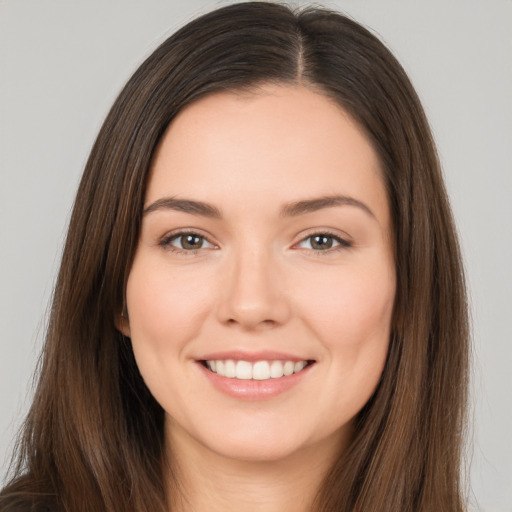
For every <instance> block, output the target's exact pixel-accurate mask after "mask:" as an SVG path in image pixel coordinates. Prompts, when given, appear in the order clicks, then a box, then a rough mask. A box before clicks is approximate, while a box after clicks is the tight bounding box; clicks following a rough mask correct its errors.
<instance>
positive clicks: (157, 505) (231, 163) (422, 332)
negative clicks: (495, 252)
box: [0, 2, 468, 512]
mask: <svg viewBox="0 0 512 512" xmlns="http://www.w3.org/2000/svg"><path fill="white" fill-rule="evenodd" d="M467 343H468V326H467V311H466V303H465V290H464V280H463V273H462V266H461V262H460V256H459V249H458V245H457V240H456V236H455V232H454V227H453V221H452V218H451V213H450V209H449V205H448V201H447V198H446V194H445V191H444V186H443V183H442V178H441V174H440V170H439V163H438V161H437V157H436V154H435V149H434V144H433V141H432V137H431V135H430V131H429V128H428V124H427V121H426V119H425V116H424V114H423V111H422V109H421V106H420V103H419V100H418V98H417V96H416V94H415V92H414V90H413V88H412V86H411V84H410V82H409V81H408V79H407V77H406V75H405V74H404V72H403V70H402V68H401V67H400V65H399V64H398V63H397V62H396V60H395V59H394V58H393V56H392V55H391V54H390V53H389V51H388V50H386V49H385V48H384V47H383V45H382V44H381V43H380V42H379V41H378V40H377V39H376V38H375V37H374V36H372V35H371V34H370V33H369V32H368V31H366V30H365V29H363V28H362V27H361V26H359V25H358V24H356V23H355V22H353V21H351V20H349V19H347V18H345V17H343V16H341V15H339V14H336V13H332V12H328V11H324V10H319V9H309V10H304V11H302V12H299V13H293V12H292V11H290V10H289V9H288V8H286V7H284V6H280V5H276V4H269V3H259V2H251V3H246V4H236V5H233V6H229V7H225V8H222V9H219V10H217V11H214V12H212V13H210V14H207V15H205V16H203V17H201V18H199V19H197V20H195V21H193V22H191V23H189V24H188V25H187V26H185V27H184V28H182V29H181V30H180V31H178V32H177V33H176V34H175V35H174V36H172V37H170V38H169V39H168V40H167V41H165V42H164V43H163V44H162V45H161V46H160V47H159V48H158V49H157V50H156V51H155V52H154V53H153V54H152V55H151V56H150V57H149V58H148V59H147V60H146V61H145V62H144V63H143V64H142V66H141V67H140V68H139V69H138V70H137V71H136V72H135V74H134V76H133V77H132V78H131V79H130V81H129V82H128V84H127V85H126V86H125V88H124V89H123V91H122V92H121V94H120V96H119V98H118V99H117V100H116V102H115V104H114V106H113V107H112V109H111V111H110V113H109V115H108V117H107V119H106V121H105V123H104V125H103V127H102V129H101V131H100V134H99V136H98V139H97V141H96V143H95V145H94V147H93V149H92V152H91V155H90V158H89V161H88V163H87V166H86V169H85V172H84V176H83V179H82V182H81V185H80V188H79V191H78V194H77V199H76V203H75V207H74V211H73V215H72V219H71V222H70V227H69V233H68V238H67V242H66V246H65V251H64V255H63V261H62V266H61V270H60V274H59V279H58V283H57V287H56V291H55V296H54V302H53V308H52V316H51V321H50V325H49V329H48V334H47V342H46V346H45V350H44V356H43V363H42V368H41V376H40V381H39V385H38V388H37V393H36V396H35V398H34V403H33V406H32V408H31V411H30V413H29V416H28V418H27V421H26V424H25V428H24V432H23V437H22V438H21V443H20V447H19V453H18V459H17V460H18V463H17V466H16V467H15V468H14V477H13V479H12V480H11V483H10V484H9V485H8V486H7V487H6V488H5V489H4V490H3V492H2V495H1V496H2V497H1V498H0V508H1V509H2V511H4V510H5V511H11V510H66V511H73V512H75V511H86V510H87V511H90V510H97V511H101V510H105V511H107V510H108V511H112V510H116V511H117V510H119V511H125V510H126V511H128V510H130V511H133V510H137V511H139V510H140V511H145V510H147V511H149V510H151V511H155V510H173V511H186V510H198V511H199V510H221V509H222V510H292V509H293V510H304V511H306V510H315V511H357V510H359V511H362V510H365V511H372V510H379V511H390V510H393V511H404V512H405V511H411V510H416V511H431V510H447V511H448V510H449V511H460V510H462V509H463V500H462V495H461V488H460V479H459V478H460V477H459V465H460V448H461V441H462V432H463V426H464V408H465V401H466V385H467V382H466V381H467V367H468V362H467V353H468V347H467Z"/></svg>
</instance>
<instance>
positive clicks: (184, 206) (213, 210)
mask: <svg viewBox="0 0 512 512" xmlns="http://www.w3.org/2000/svg"><path fill="white" fill-rule="evenodd" d="M157 210H175V211H178V212H185V213H191V214H192V215H200V216H202V217H211V218H213V219H220V218H221V217H222V214H221V213H220V210H219V209H218V208H217V207H216V206H213V205H211V204H208V203H204V202H202V201H192V200H191V199H177V198H175V197H163V198H162V199H158V200H156V201H155V202H154V203H151V204H150V205H149V206H147V207H146V208H144V211H143V212H142V213H143V215H146V214H147V213H151V212H155V211H157Z"/></svg>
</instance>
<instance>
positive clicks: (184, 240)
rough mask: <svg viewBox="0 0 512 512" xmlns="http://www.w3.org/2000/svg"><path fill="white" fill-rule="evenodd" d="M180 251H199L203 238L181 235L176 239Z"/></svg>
mask: <svg viewBox="0 0 512 512" xmlns="http://www.w3.org/2000/svg"><path fill="white" fill-rule="evenodd" d="M178 240H180V243H181V248H182V249H187V250H191V249H201V247H202V245H203V241H204V238H203V237H201V236H197V235H181V236H179V237H178Z"/></svg>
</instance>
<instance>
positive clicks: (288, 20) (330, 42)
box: [0, 2, 468, 512]
mask: <svg viewBox="0 0 512 512" xmlns="http://www.w3.org/2000/svg"><path fill="white" fill-rule="evenodd" d="M268 82H273V83H279V84H283V83H284V84H297V85H298V84H300V85H303V86H306V87H312V88H314V89H315V90H316V91H318V92H319V93H320V94H324V95H326V96H328V97H330V98H332V99H334V100H335V101H336V102H338V103H339V104H340V105H341V106H342V107H343V108H344V109H345V110H346V111H347V112H348V113H350V114H351V115H352V117H353V118H354V119H355V120H356V121H357V122H358V123H359V124H360V125H361V126H362V128H363V129H364V130H365V132H366V134H367V136H368V138H369V140H370V141H371V142H372V144H373V146H374V148H375V150H376V151H377V153H378V155H379V157H380V160H381V167H382V170H383V175H384V179H385V182H386V185H387V191H388V196H389V202H390V205H391V211H392V217H393V225H394V240H395V254H396V274H397V293H396V303H395V308H394V317H393V326H392V327H393V328H392V336H391V340H390V348H389V353H388V358H387V361H386V365H385V369H384V372H383V374H382V378H381V381H380V383H379V386H378V388H377V390H376V392H375V393H374V395H373V396H372V398H371V399H370V401H369V402H368V403H367V404H366V405H365V407H364V408H363V410H362V411H360V413H359V414H358V417H357V418H356V430H355V435H354V439H353V441H352V443H351V445H350V447H349V448H348V450H347V451H345V452H344V453H343V454H341V455H340V457H339V460H338V461H337V462H336V464H335V465H334V467H333V468H332V470H331V471H330V473H329V474H328V476H327V478H326V480H325V482H324V484H323V486H322V488H321V489H320V490H319V492H318V495H317V498H316V501H315V504H314V510H315V511H316V512H320V511H325V512H326V511H329V512H334V511H337V512H342V511H344V512H353V511H360V512H362V511H365V512H376V511H379V512H386V511H393V512H411V511H415V512H422V511H423V512H427V511H428V512H432V511H436V512H441V511H449V512H456V511H457V512H460V511H462V510H463V503H462V497H461V495H462V491H461V485H460V461H461V446H462V441H463V433H464V411H465V404H466V398H467V397H466V393H467V374H468V320H467V306H466V294H465V286H464V277H463V270H462V265H461V259H460V253H459V247H458V243H457V238H456V234H455V230H454V224H453V220H452V215H451V212H450V207H449V204H448V200H447V196H446V192H445V189H444V185H443V180H442V176H441V171H440V165H439V162H438V159H437V156H436V152H435V147H434V142H433V139H432V136H431V133H430V129H429V126H428V123H427V120H426V118H425V115H424V112H423V109H422V107H421V105H420V102H419V100H418V98H417V95H416V93H415V91H414V89H413V87H412V85H411V84H410V82H409V80H408V78H407V76H406V74H405V73H404V71H403V69H402V68H401V66H400V65H399V63H398V62H397V61H396V60H395V58H394V57H393V56H392V55H391V53H390V52H389V51H388V50H387V49H386V48H385V47H384V46H383V44H382V43H381V42H380V41H379V40H378V39H377V38H376V37H375V36H373V35H372V34H371V33H370V32H369V31H368V30H366V29H365V28H363V27H361V26H360V25H359V24H357V23H356V22H354V21H352V20H351V19H349V18H347V17H345V16H342V15H340V14H338V13H334V12H331V11H327V10H323V9H317V8H309V9H305V10H301V11H298V12H293V11H292V10H290V9H289V8H288V7H285V6H283V5H278V4H273V3H266V2H261V3H260V2H249V3H241V4H235V5H231V6H227V7H224V8H221V9H218V10H216V11H213V12H211V13H209V14H206V15H204V16H202V17H200V18H198V19H196V20H195V21H192V22H191V23H189V24H188V25H186V26H185V27H184V28H182V29H181V30H179V31H178V32H177V33H176V34H174V35H173V36H171V37H170V38H169V39H167V40H166V41H165V42H164V43H163V44H162V45H161V46H160V47H159V48H157V49H156V50H155V51H154V52H153V54H152V55H151V56H150V57H149V58H148V59H147V60H146V61H145V62H144V63H143V64H142V65H141V66H140V68H139V69H138V70H137V71H136V72H135V74H134V75H133V77H132V78H131V79H130V80H129V81H128V83H127V85H126V86H125V87H124V89H123V90H122V92H121V93H120V95H119V97H118V98H117V100H116V101H115V103H114V105H113V107H112V109H111V111H110V113H109V114H108V116H107V118H106V120H105V122H104V124H103V127H102V128H101V131H100V133H99V135H98V138H97V140H96V142H95V144H94V147H93V149H92V151H91V155H90V157H89V160H88V162H87V165H86V168H85V171H84V175H83V178H82V181H81V184H80V187H79V190H78V194H77V197H76V202H75V205H74V210H73V214H72V218H71V221H70V226H69V232H68V236H67V241H66V245H65V249H64V254H63V259H62V265H61V268H60V273H59V277H58V282H57V285H56V289H55V293H54V298H53V305H52V309H51V317H50V322H49V328H48V333H47V338H46V344H45V347H44V353H43V357H42V364H41V367H40V373H39V383H38V387H37V391H36V394H35V398H34V401H33V405H32V408H31V410H30V413H29V415H28V417H27V420H26V422H25V425H24V429H23V432H22V435H21V437H20V442H19V445H18V453H17V459H16V463H15V465H14V467H13V474H12V475H11V481H10V483H9V485H8V486H7V487H6V488H5V489H4V490H3V492H2V494H1V497H0V509H1V510H2V511H3V512H8V511H14V510H20V508H18V507H21V508H22V507H23V506H24V507H26V508H22V509H23V510H25V509H26V510H29V509H30V505H31V504H33V505H34V506H35V508H34V509H37V510H44V509H45V508H44V507H45V506H48V507H49V508H51V510H62V511H67V512H82V511H83V512H90V511H91V510H94V511H96V512H100V511H119V512H128V511H137V512H143V511H147V512H149V511H151V512H156V511H164V510H166V507H167V504H166V501H165V491H164V487H165V485H166V483H165V482H164V481H163V464H164V461H163V442H164V439H163V420H164V414H163V410H162V409H161V407H160V406H159V405H158V403H157V402H156V401H155V400H154V398H153V397H152V396H151V394H150V393H149V391H148V389H147V388H146V386H145V384H144V382H143V380H142V378H141V376H140V374H139V372H138V370H137V366H136V364H135V361H134V357H133V353H132V349H131V344H130V340H129V339H128V338H125V337H123V336H122V335H121V334H120V333H119V331H118V330H117V329H116V327H115V324H114V319H115V317H116V315H117V314H119V312H120V311H121V310H122V308H123V296H124V289H125V283H126V280H127V275H128V272H129V270H130V266H131V262H132V258H133V254H134V250H135V247H136V244H137V241H138V236H139V229H140V224H141V214H142V207H143V200H144V194H145V186H146V181H147V176H148V169H149V166H150V162H151V159H152V156H153V154H154V152H155V148H156V146H157V145H158V143H159V140H160V139H161V137H162V135H163V133H164V132H165V130H166V128H167V127H168V125H169V123H171V122H172V120H173V118H174V117H175V116H176V114H177V113H178V112H179V111H180V110H181V109H183V108H184V106H186V105H188V104H190V103H191V102H193V101H195V100H197V99H198V98H200V97H202V96H204V95H207V94H209V93H212V92H214V91H220V90H237V89H244V88H253V87H255V86H257V85H259V84H262V83H268Z"/></svg>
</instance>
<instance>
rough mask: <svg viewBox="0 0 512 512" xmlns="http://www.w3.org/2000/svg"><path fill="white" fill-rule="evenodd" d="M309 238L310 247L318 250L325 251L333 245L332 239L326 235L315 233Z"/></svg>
mask: <svg viewBox="0 0 512 512" xmlns="http://www.w3.org/2000/svg"><path fill="white" fill-rule="evenodd" d="M310 238H311V242H310V243H311V248H312V249H315V250H318V251H325V250H326V249H330V248H331V247H332V246H333V243H334V239H333V237H332V236H328V235H315V236H312V237H310Z"/></svg>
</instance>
